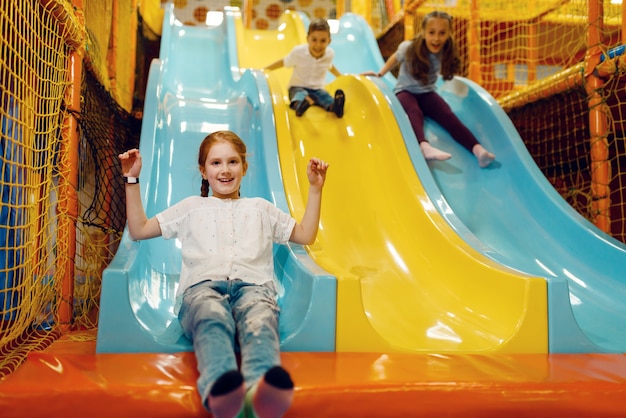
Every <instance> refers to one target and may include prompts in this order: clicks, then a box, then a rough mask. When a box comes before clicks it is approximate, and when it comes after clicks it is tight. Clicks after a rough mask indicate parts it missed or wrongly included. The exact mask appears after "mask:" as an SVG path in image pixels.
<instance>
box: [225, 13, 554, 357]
mask: <svg viewBox="0 0 626 418" xmlns="http://www.w3.org/2000/svg"><path fill="white" fill-rule="evenodd" d="M283 23H284V24H283V25H281V28H280V29H278V30H277V31H254V30H245V29H243V27H242V26H241V25H239V28H238V30H237V36H238V46H239V48H240V49H239V60H240V67H242V68H262V67H264V66H266V65H267V64H269V63H271V62H273V61H275V60H276V59H279V58H281V57H282V56H284V55H285V54H286V53H287V52H288V51H289V50H290V49H291V48H292V47H293V46H294V45H296V44H299V43H303V42H305V35H304V29H303V27H302V21H301V20H299V19H298V17H297V15H295V14H291V15H289V16H288V17H285V16H283ZM244 51H245V53H244ZM288 77H289V71H288V70H279V71H275V72H272V73H268V74H267V80H268V82H269V86H270V91H271V92H272V96H273V100H274V115H275V127H266V129H273V128H275V129H276V133H277V139H278V150H279V157H280V164H281V171H282V176H283V182H284V187H285V192H286V195H287V200H288V203H289V206H290V210H291V212H292V214H293V216H294V217H295V218H296V219H300V218H301V217H302V215H303V213H304V204H305V203H304V202H306V196H307V191H308V181H307V177H306V165H307V162H308V160H309V158H311V157H313V156H316V157H320V158H322V159H324V160H326V161H328V162H329V163H330V168H329V171H328V177H327V182H326V186H325V189H324V197H323V204H322V215H321V222H320V232H319V234H318V240H317V242H316V243H315V244H314V245H312V246H309V247H308V251H309V253H310V255H311V257H312V258H313V259H314V260H315V262H316V263H318V264H319V265H320V266H321V267H323V268H324V269H326V270H327V271H329V272H330V273H332V274H334V275H335V276H336V277H337V281H338V289H337V344H336V350H337V351H344V352H346V351H385V352H392V351H395V352H438V353H452V352H455V353H459V352H466V353H473V352H489V351H499V352H509V353H510V352H516V353H522V352H535V353H536V352H547V350H548V341H547V338H548V337H547V335H548V326H547V295H546V283H545V281H544V280H543V279H540V278H534V277H527V276H525V275H522V274H519V273H517V272H514V271H511V270H509V269H507V268H505V267H503V266H500V265H498V264H496V263H495V262H493V261H491V260H489V259H487V258H486V257H484V256H483V255H482V254H480V253H479V252H477V251H476V250H474V249H472V248H471V247H470V246H469V245H468V244H466V243H465V242H464V241H463V240H462V239H461V238H460V237H459V236H458V235H457V234H456V233H455V231H454V230H453V229H452V228H451V227H450V226H449V224H448V223H447V222H446V221H445V220H444V219H443V218H442V217H441V216H440V215H439V214H438V212H437V210H436V209H435V207H434V202H432V201H431V200H430V199H429V197H428V196H427V194H426V192H425V191H424V188H423V187H422V185H421V183H420V181H419V178H418V177H417V175H416V173H415V171H414V169H413V167H412V164H411V161H410V158H409V155H408V153H407V151H406V148H405V145H404V142H403V140H402V134H401V132H400V128H399V127H398V123H397V122H396V119H395V117H394V113H393V112H392V110H391V107H390V105H389V103H388V100H387V98H386V97H385V96H384V94H383V93H381V91H380V90H379V89H378V88H377V86H376V85H375V84H374V83H373V82H372V81H371V80H369V79H367V78H364V77H360V76H342V77H340V78H338V79H336V80H334V81H333V82H331V83H330V84H329V85H328V86H327V88H328V90H329V91H330V92H331V94H332V93H333V92H334V91H335V90H336V89H338V88H341V89H343V90H344V92H345V95H346V106H345V115H344V117H343V118H342V119H338V118H337V117H336V116H335V115H334V114H333V113H328V112H325V111H323V110H322V109H320V108H319V107H311V108H310V109H309V110H307V112H306V113H305V115H303V116H302V117H300V118H298V117H296V116H295V114H294V112H293V111H292V110H289V109H288V106H287V103H286V100H285V95H286V92H285V86H286V84H287V81H288Z"/></svg>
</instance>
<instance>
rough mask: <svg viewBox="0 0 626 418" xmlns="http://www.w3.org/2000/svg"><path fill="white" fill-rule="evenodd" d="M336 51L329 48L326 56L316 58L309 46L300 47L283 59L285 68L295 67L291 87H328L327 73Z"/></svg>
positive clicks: (290, 82)
mask: <svg viewBox="0 0 626 418" xmlns="http://www.w3.org/2000/svg"><path fill="white" fill-rule="evenodd" d="M334 58H335V51H333V49H332V48H330V47H327V48H326V51H324V55H323V56H322V57H320V58H315V57H313V56H312V55H311V53H310V52H309V45H308V44H303V45H298V46H296V47H295V48H293V49H292V50H291V52H290V53H289V54H287V56H286V57H285V58H284V59H283V65H284V66H285V67H293V73H292V74H291V79H290V80H289V84H288V86H289V87H306V88H309V89H315V90H318V89H321V88H323V87H324V85H326V73H327V72H328V71H329V70H330V68H331V67H332V65H333V59H334Z"/></svg>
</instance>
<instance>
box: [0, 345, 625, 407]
mask: <svg viewBox="0 0 626 418" xmlns="http://www.w3.org/2000/svg"><path fill="white" fill-rule="evenodd" d="M81 344H82V346H81ZM58 347H61V349H59V348H58ZM80 347H83V348H82V349H81V348H80ZM84 347H87V349H85V348H84ZM92 347H94V348H95V345H94V344H92V343H76V342H73V343H66V344H65V345H60V346H59V345H58V346H57V349H55V350H46V351H42V352H33V353H31V355H30V356H29V357H28V359H27V360H26V362H25V363H24V364H23V365H22V366H20V367H19V368H18V369H17V370H16V371H15V372H14V373H13V374H11V375H9V376H8V377H6V378H5V379H4V380H2V381H1V382H0V411H2V413H1V414H0V415H2V416H3V417H6V418H18V417H29V418H30V417H39V416H46V417H49V416H68V417H89V418H97V417H112V416H113V417H139V416H150V417H207V416H209V414H207V413H205V412H204V411H203V410H202V408H201V407H200V400H199V397H198V395H197V393H196V389H195V380H196V377H197V372H196V369H195V366H196V363H195V358H194V356H193V354H192V353H177V354H97V355H96V354H95V350H94V349H92ZM81 350H82V352H81ZM92 350H94V351H92ZM86 351H92V352H86ZM282 358H283V363H284V366H285V367H286V368H287V369H288V370H289V371H290V372H291V374H292V377H293V378H294V381H295V382H296V385H297V387H296V395H295V398H294V403H293V405H292V407H291V409H290V410H289V412H288V413H287V415H286V417H299V418H305V417H408V416H410V417H442V416H446V417H456V416H459V417H460V416H463V417H531V416H532V417H537V416H542V417H557V416H559V417H560V416H568V417H613V416H614V417H618V416H620V417H622V416H624V413H625V411H626V393H625V392H626V356H623V355H616V354H589V355H573V354H558V355H545V354H523V355H504V354H503V355H498V354H490V355H437V354H402V353H393V354H381V353H283V354H282Z"/></svg>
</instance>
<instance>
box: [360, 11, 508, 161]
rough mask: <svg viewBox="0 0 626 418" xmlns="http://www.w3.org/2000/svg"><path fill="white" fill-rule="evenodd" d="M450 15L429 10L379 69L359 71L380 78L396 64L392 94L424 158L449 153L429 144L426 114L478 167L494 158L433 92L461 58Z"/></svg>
mask: <svg viewBox="0 0 626 418" xmlns="http://www.w3.org/2000/svg"><path fill="white" fill-rule="evenodd" d="M451 29H452V16H450V15H449V14H447V13H445V12H441V11H433V12H430V13H428V14H427V15H426V16H425V17H424V19H423V20H422V31H421V32H420V33H418V34H417V35H416V36H415V38H413V39H412V40H408V41H403V42H402V43H400V45H398V49H397V50H396V52H395V53H394V54H393V55H391V57H389V59H388V60H387V62H385V64H384V65H383V67H382V68H381V70H380V72H378V73H374V72H373V71H370V72H366V73H363V75H372V76H377V77H382V76H383V75H385V74H386V73H387V72H389V71H390V70H391V69H393V68H394V67H395V66H396V65H398V64H399V65H400V69H399V73H398V79H397V82H396V85H395V87H394V90H393V91H394V93H395V94H396V96H397V97H398V100H399V101H400V103H401V104H402V107H403V108H404V110H405V112H406V114H407V115H408V117H409V120H410V121H411V126H412V127H413V131H414V132H415V136H416V137H417V140H418V142H419V144H420V149H421V150H422V153H423V154H424V158H426V159H427V160H447V159H449V158H450V157H451V155H450V154H449V153H447V152H444V151H442V150H440V149H437V148H435V147H433V146H432V145H430V143H429V142H428V140H426V136H425V135H424V117H429V118H431V119H432V120H434V121H435V122H437V123H438V124H439V125H440V126H441V127H443V128H444V129H446V130H447V131H448V132H449V133H450V135H451V136H452V137H453V138H454V139H455V140H456V141H457V142H458V143H459V144H461V145H462V146H464V147H465V148H467V150H468V151H470V152H471V153H473V154H474V155H475V156H476V159H477V160H478V165H479V166H480V167H481V168H484V167H487V166H488V165H489V164H491V162H492V161H493V160H494V159H495V158H496V156H495V155H494V154H492V153H491V152H489V151H487V150H486V149H485V147H483V146H482V145H481V144H480V143H479V142H478V140H477V139H476V137H475V136H474V135H473V134H472V132H470V130H469V129H468V128H467V127H466V126H465V125H464V124H463V122H461V120H460V119H459V118H458V117H457V116H456V115H455V114H454V113H453V112H452V109H451V108H450V106H449V105H448V104H447V103H446V102H445V101H444V100H443V98H442V97H441V96H439V94H438V93H437V92H436V87H435V83H436V82H437V77H438V75H439V74H441V75H442V77H443V79H444V80H451V79H452V78H453V77H454V75H455V74H456V73H457V72H458V71H459V68H460V65H461V59H460V57H459V53H458V49H457V46H456V43H455V41H454V39H453V38H452V34H451Z"/></svg>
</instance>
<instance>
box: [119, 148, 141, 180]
mask: <svg viewBox="0 0 626 418" xmlns="http://www.w3.org/2000/svg"><path fill="white" fill-rule="evenodd" d="M117 157H118V158H119V159H120V162H121V163H122V174H123V175H124V177H139V173H140V172H141V154H140V153H139V150H138V149H137V148H133V149H130V150H128V151H126V152H124V153H122V154H120V155H118V156H117Z"/></svg>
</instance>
